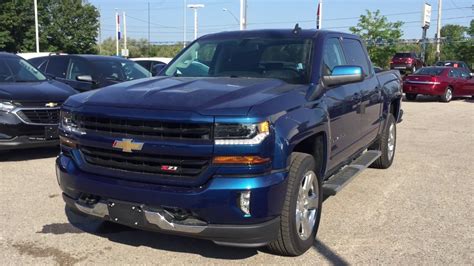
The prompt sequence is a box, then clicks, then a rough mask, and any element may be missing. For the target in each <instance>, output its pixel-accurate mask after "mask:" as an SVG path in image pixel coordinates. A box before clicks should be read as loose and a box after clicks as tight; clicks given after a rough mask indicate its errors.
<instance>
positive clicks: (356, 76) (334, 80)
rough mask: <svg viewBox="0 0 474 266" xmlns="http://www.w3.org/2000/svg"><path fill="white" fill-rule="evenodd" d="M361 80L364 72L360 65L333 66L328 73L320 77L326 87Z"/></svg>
mask: <svg viewBox="0 0 474 266" xmlns="http://www.w3.org/2000/svg"><path fill="white" fill-rule="evenodd" d="M363 80H364V73H363V70H362V67H360V66H335V67H334V68H333V70H332V73H331V74H330V75H325V76H323V77H322V81H323V84H324V85H325V86H328V87H329V86H335V85H342V84H347V83H354V82H359V81H363Z"/></svg>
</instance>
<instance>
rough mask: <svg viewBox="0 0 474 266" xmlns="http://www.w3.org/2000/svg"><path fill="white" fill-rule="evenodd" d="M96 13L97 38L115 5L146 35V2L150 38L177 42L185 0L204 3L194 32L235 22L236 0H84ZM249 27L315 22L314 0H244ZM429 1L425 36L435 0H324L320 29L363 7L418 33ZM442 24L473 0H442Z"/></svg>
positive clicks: (111, 29) (464, 19) (346, 23)
mask: <svg viewBox="0 0 474 266" xmlns="http://www.w3.org/2000/svg"><path fill="white" fill-rule="evenodd" d="M88 2H89V3H91V4H93V5H95V6H96V7H97V8H98V9H99V10H100V13H101V39H105V38H107V37H112V36H114V34H115V17H114V16H115V9H117V10H118V12H119V13H120V14H122V12H124V11H125V12H126V14H127V36H128V37H129V38H148V3H149V5H150V41H151V42H155V43H167V42H182V41H183V28H184V27H183V24H184V23H183V17H184V15H183V14H184V13H185V12H184V8H183V7H184V2H187V4H204V5H205V7H204V8H202V9H199V15H198V18H199V23H198V25H199V27H198V28H199V36H201V35H204V34H208V33H214V32H220V31H229V30H238V29H239V25H238V23H237V21H236V20H235V19H234V18H233V17H232V15H231V14H230V13H229V12H225V11H223V8H226V9H228V10H230V11H231V12H232V13H233V14H234V15H235V16H236V17H237V18H238V17H239V12H240V11H239V9H240V1H239V0H89V1H88ZM247 2H248V11H247V13H248V14H247V16H248V17H247V22H248V27H247V28H248V29H265V28H293V27H294V25H295V24H296V23H299V24H300V26H301V27H302V28H315V27H316V26H315V25H316V9H317V3H318V0H286V1H285V0H247ZM425 2H426V3H428V4H431V5H432V9H433V12H432V13H433V14H432V17H431V19H432V21H431V27H430V29H429V30H428V33H427V36H428V38H433V37H434V35H435V33H436V19H437V10H438V8H437V3H438V0H426V1H424V0H346V1H344V0H323V22H322V28H323V29H330V30H336V31H344V32H348V31H349V27H350V26H355V25H357V21H358V18H359V16H360V15H361V14H363V13H365V10H366V9H368V10H371V11H375V10H377V9H379V10H380V11H381V13H382V14H383V15H385V16H386V17H387V18H388V20H389V21H391V22H395V21H403V22H405V24H404V26H403V28H402V29H403V32H404V35H403V38H405V39H415V38H421V34H422V29H421V16H422V15H421V13H422V9H423V5H424V3H425ZM186 17H187V23H186V26H187V30H186V32H187V40H188V41H189V40H191V39H193V37H194V14H193V11H192V10H190V9H186ZM441 17H442V25H445V24H460V25H464V26H468V25H469V23H470V21H471V20H472V19H474V5H473V0H467V1H466V0H443V7H442V16H441Z"/></svg>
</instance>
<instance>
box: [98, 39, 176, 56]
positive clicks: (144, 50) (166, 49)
mask: <svg viewBox="0 0 474 266" xmlns="http://www.w3.org/2000/svg"><path fill="white" fill-rule="evenodd" d="M115 45H116V44H115V39H113V38H107V39H105V40H104V41H103V42H102V43H101V45H100V54H102V55H115V52H116V46H115ZM120 45H121V46H120V47H122V45H123V43H120ZM127 48H128V51H129V57H175V56H176V55H177V54H178V53H179V52H180V51H181V49H183V45H182V44H180V43H177V44H171V45H154V44H152V45H151V46H150V53H148V41H147V40H146V39H133V38H127Z"/></svg>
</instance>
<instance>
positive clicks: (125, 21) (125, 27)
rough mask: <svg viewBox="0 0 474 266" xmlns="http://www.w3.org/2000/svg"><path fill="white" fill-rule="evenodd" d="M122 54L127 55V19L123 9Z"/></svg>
mask: <svg viewBox="0 0 474 266" xmlns="http://www.w3.org/2000/svg"><path fill="white" fill-rule="evenodd" d="M122 55H123V56H126V57H128V49H127V19H126V16H125V11H123V53H122Z"/></svg>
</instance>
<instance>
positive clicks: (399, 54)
mask: <svg viewBox="0 0 474 266" xmlns="http://www.w3.org/2000/svg"><path fill="white" fill-rule="evenodd" d="M393 57H400V58H409V57H411V53H396V54H395V55H394V56H393Z"/></svg>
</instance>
